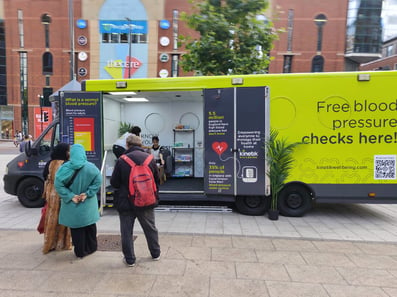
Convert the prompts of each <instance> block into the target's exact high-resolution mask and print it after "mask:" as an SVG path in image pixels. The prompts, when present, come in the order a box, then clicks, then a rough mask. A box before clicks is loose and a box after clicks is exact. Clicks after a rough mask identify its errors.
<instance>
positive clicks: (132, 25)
mask: <svg viewBox="0 0 397 297" xmlns="http://www.w3.org/2000/svg"><path fill="white" fill-rule="evenodd" d="M129 32H131V33H135V34H147V32H148V29H147V21H134V20H131V21H127V20H122V21H99V33H101V34H102V33H126V34H128V33H129Z"/></svg>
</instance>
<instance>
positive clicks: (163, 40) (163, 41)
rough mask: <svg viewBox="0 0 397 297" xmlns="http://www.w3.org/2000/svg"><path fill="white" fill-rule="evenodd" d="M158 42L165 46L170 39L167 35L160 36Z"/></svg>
mask: <svg viewBox="0 0 397 297" xmlns="http://www.w3.org/2000/svg"><path fill="white" fill-rule="evenodd" d="M160 44H161V45H162V46H167V45H169V44H170V39H169V38H168V37H167V36H163V37H161V38H160Z"/></svg>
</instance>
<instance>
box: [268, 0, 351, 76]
mask: <svg viewBox="0 0 397 297" xmlns="http://www.w3.org/2000/svg"><path fill="white" fill-rule="evenodd" d="M347 6H348V1H347V0H339V1H323V0H301V1H296V0H277V1H273V7H272V11H273V21H274V25H275V27H276V28H278V29H280V28H284V29H285V30H286V29H287V27H288V10H289V9H293V10H294V21H293V24H294V28H293V37H292V52H293V53H295V54H296V55H294V58H293V62H292V72H311V64H312V63H311V61H312V58H313V57H314V56H315V55H316V54H317V26H316V25H315V23H314V18H315V17H316V16H317V15H318V14H324V15H325V16H326V17H327V23H326V24H325V25H324V26H323V41H322V51H321V54H322V56H323V57H324V59H325V63H324V71H343V70H344V57H343V54H344V50H345V32H346V29H345V28H346V13H347ZM286 51H287V32H285V33H281V34H280V35H279V40H278V41H276V42H275V43H274V48H273V50H272V52H271V56H272V57H273V58H274V60H273V61H272V62H271V65H270V69H269V70H270V73H282V72H283V59H284V56H283V55H282V54H283V53H285V52H286Z"/></svg>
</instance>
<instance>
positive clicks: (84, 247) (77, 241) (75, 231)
mask: <svg viewBox="0 0 397 297" xmlns="http://www.w3.org/2000/svg"><path fill="white" fill-rule="evenodd" d="M70 231H71V235H72V243H73V245H74V254H75V255H76V257H79V258H82V257H85V256H87V255H89V254H92V253H93V252H95V251H96V250H97V248H98V241H97V237H96V234H97V229H96V224H92V225H89V226H85V227H81V228H70Z"/></svg>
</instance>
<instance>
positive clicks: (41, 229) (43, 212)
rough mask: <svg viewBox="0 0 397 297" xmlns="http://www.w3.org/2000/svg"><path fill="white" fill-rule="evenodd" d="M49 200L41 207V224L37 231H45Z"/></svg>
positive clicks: (41, 232)
mask: <svg viewBox="0 0 397 297" xmlns="http://www.w3.org/2000/svg"><path fill="white" fill-rule="evenodd" d="M47 205H48V204H47V202H46V203H45V204H44V207H43V208H42V209H41V217H40V221H39V225H38V226H37V231H38V232H39V233H40V234H43V233H44V225H45V216H46V213H47Z"/></svg>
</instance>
